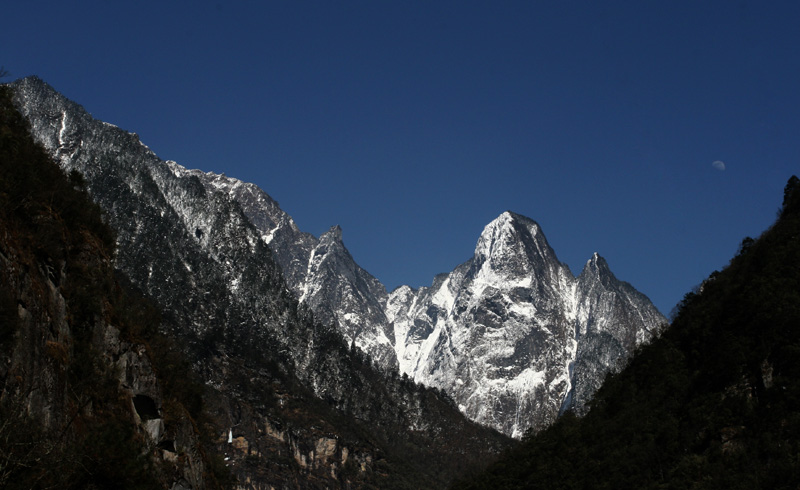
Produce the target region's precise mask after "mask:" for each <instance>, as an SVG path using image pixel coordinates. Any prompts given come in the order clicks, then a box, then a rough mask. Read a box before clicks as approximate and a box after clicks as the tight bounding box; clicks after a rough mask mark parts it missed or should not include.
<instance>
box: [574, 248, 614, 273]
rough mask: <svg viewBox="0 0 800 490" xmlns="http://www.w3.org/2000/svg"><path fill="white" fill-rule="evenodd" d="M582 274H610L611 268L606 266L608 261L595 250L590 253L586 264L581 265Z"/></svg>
mask: <svg viewBox="0 0 800 490" xmlns="http://www.w3.org/2000/svg"><path fill="white" fill-rule="evenodd" d="M584 274H592V275H600V274H603V275H605V274H612V273H611V269H610V268H609V267H608V262H606V259H604V258H603V257H602V256H601V255H600V254H598V253H597V252H595V253H593V254H592V258H591V259H589V260H588V261H587V262H586V265H585V266H584V267H583V272H582V273H581V275H584Z"/></svg>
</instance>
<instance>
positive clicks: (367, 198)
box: [0, 0, 800, 314]
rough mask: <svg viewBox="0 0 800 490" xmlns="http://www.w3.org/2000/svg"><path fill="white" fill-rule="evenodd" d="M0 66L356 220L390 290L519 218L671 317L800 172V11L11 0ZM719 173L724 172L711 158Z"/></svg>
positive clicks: (740, 5) (221, 167)
mask: <svg viewBox="0 0 800 490" xmlns="http://www.w3.org/2000/svg"><path fill="white" fill-rule="evenodd" d="M3 16H4V22H3V27H2V29H0V65H2V66H4V67H5V68H6V69H7V70H9V71H10V72H11V78H17V77H22V76H27V75H31V74H36V75H39V76H40V77H42V78H43V79H44V80H45V81H47V82H48V83H50V84H51V85H53V86H54V87H55V88H56V89H57V90H59V91H60V92H62V93H63V94H65V95H66V96H68V97H70V98H71V99H73V100H75V101H77V102H78V103H80V104H82V105H83V106H84V107H86V109H87V110H88V111H89V112H91V113H92V114H93V115H94V116H95V117H97V118H99V119H102V120H105V121H108V122H111V123H113V124H116V125H118V126H120V127H122V128H123V129H126V130H130V131H134V132H137V133H139V135H140V137H141V139H142V141H143V142H144V143H146V144H147V145H148V146H150V148H152V149H153V150H154V151H155V152H156V153H157V154H158V155H159V156H161V157H162V158H164V159H172V160H176V161H177V162H178V163H180V164H182V165H184V166H186V167H189V168H200V169H202V170H211V171H215V172H224V173H225V174H227V175H229V176H233V177H237V178H240V179H242V180H245V181H249V182H255V183H257V184H258V185H260V186H261V187H262V188H263V189H264V190H265V191H266V192H267V193H269V194H270V195H272V196H273V197H274V198H275V199H277V200H278V201H279V202H280V204H281V206H282V207H283V209H284V210H285V211H287V212H288V213H289V214H290V215H292V216H293V217H294V218H295V221H296V222H297V223H298V225H299V226H300V227H301V228H302V229H303V230H305V231H309V232H311V233H313V234H315V235H319V234H320V233H322V232H324V231H325V230H326V229H328V227H330V226H332V225H335V224H339V225H341V226H342V228H343V229H344V240H345V244H346V245H347V246H348V248H349V249H350V251H351V253H352V254H353V256H354V257H355V259H356V261H358V262H359V263H360V264H361V265H362V266H363V267H364V268H365V269H367V270H368V271H370V272H371V273H372V274H374V275H375V276H376V277H378V278H379V279H380V280H381V281H383V282H384V283H385V284H386V286H387V287H388V288H389V289H392V288H394V287H395V286H398V285H400V284H410V285H412V286H415V287H416V286H424V285H428V284H430V282H431V279H432V278H433V275H434V274H436V273H439V272H446V271H449V270H451V269H452V268H453V267H455V266H456V265H457V264H459V263H460V262H463V261H464V260H466V259H467V258H469V257H470V256H471V254H472V250H473V248H474V246H475V242H476V240H477V238H478V235H479V234H480V232H481V230H482V228H483V226H484V225H485V224H486V223H488V222H489V221H491V220H492V219H494V218H495V217H496V216H497V215H499V214H500V213H501V212H503V211H505V210H512V211H515V212H518V213H520V214H524V215H526V216H529V217H531V218H533V219H534V220H536V221H538V222H539V223H540V224H541V225H542V227H543V229H544V232H545V234H546V235H547V237H548V239H549V241H550V243H551V245H552V246H553V248H554V249H555V251H556V253H557V254H558V256H559V258H560V259H561V260H562V261H564V262H566V263H567V264H569V266H570V267H571V268H572V270H573V273H575V274H578V273H580V270H581V268H582V267H583V264H584V263H585V261H586V260H588V259H589V258H590V257H591V254H592V252H595V251H596V252H598V253H600V254H601V255H603V256H604V257H605V258H606V259H607V260H608V262H609V264H610V266H611V268H612V270H613V271H614V272H615V273H616V275H617V276H618V277H619V278H620V279H623V280H626V281H628V282H630V283H632V284H633V285H634V286H635V287H636V288H637V289H639V290H640V291H642V292H643V293H645V294H647V295H648V296H649V297H650V298H651V299H652V300H653V301H654V303H655V304H656V306H657V307H659V308H660V309H661V310H662V312H663V313H665V314H667V313H669V310H670V309H671V308H672V306H673V305H674V304H675V303H676V302H678V301H679V300H680V299H681V297H682V296H683V295H684V294H685V293H686V292H687V291H689V290H690V289H691V288H692V287H693V286H694V285H696V284H698V283H699V282H700V281H701V280H702V279H703V278H705V277H706V276H707V275H708V274H709V273H710V272H712V271H713V270H715V269H719V268H722V267H723V266H725V264H727V262H728V260H729V259H730V258H731V257H732V256H733V255H734V254H735V253H736V250H737V247H738V244H739V243H740V241H741V239H742V238H743V237H744V236H746V235H752V236H756V235H758V234H759V233H760V232H761V231H763V230H764V229H765V228H766V227H767V226H768V225H769V224H771V223H772V222H773V220H774V219H775V215H776V211H777V210H778V208H779V206H780V202H781V198H782V191H783V186H784V184H785V182H786V180H787V179H788V178H789V176H790V175H792V174H793V173H800V167H798V162H800V90H799V88H800V28H798V26H800V2H795V1H776V2H734V1H708V2H697V1H687V2H662V1H638V2H594V1H591V2H589V1H587V2H571V1H564V2H544V1H542V2H538V1H537V2H534V1H529V2H528V1H526V2H469V1H453V2H443V1H436V2H422V1H420V2H415V1H402V2H401V1H364V2H329V1H324V2H322V1H321V2H303V1H291V2H290V1H281V2H277V1H276V2H266V1H265V2H261V1H249V2H242V1H230V2H224V3H223V2H219V3H214V2H133V3H131V2H124V3H123V2H107V1H105V2H79V1H78V2H64V1H60V2H55V1H48V2H37V1H35V0H34V1H30V0H29V1H26V2H13V3H11V4H9V5H5V6H4V7H3ZM713 162H724V170H723V169H722V168H723V167H722V165H721V164H717V165H716V166H714V165H713Z"/></svg>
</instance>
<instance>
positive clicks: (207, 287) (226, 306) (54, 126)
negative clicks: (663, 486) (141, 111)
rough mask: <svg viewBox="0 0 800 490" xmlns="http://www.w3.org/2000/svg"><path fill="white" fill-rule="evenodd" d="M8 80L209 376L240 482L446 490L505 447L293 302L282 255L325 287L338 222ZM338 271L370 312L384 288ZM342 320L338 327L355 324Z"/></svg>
mask: <svg viewBox="0 0 800 490" xmlns="http://www.w3.org/2000/svg"><path fill="white" fill-rule="evenodd" d="M12 86H13V88H14V90H15V96H14V100H15V103H16V105H17V107H19V109H20V112H22V113H23V115H24V116H25V117H26V119H27V120H28V121H29V122H30V125H31V128H32V133H33V135H34V137H35V138H36V140H37V141H39V142H40V143H41V144H42V145H43V146H44V148H45V149H46V150H47V151H48V152H49V153H50V154H51V155H53V157H54V158H55V159H56V161H57V162H58V163H59V164H60V165H61V167H62V168H63V169H65V170H66V171H72V170H77V171H79V172H80V173H81V174H82V175H83V176H84V178H85V181H86V183H87V187H88V190H89V192H90V194H91V195H92V198H93V199H94V200H95V201H96V202H97V203H98V204H99V205H100V207H101V208H102V209H103V211H104V213H105V215H106V217H107V219H108V221H109V223H110V225H111V226H112V227H113V228H114V229H115V230H116V233H117V254H116V261H115V264H116V266H117V267H118V268H119V269H120V270H122V271H123V272H124V273H125V274H127V276H128V277H129V278H130V281H131V282H132V283H133V285H134V286H136V287H137V288H139V289H141V290H142V291H143V292H144V293H145V294H147V295H148V296H149V297H151V298H153V299H154V300H155V301H156V303H157V304H158V306H159V307H160V308H161V310H162V312H163V316H162V321H161V323H160V325H159V330H160V331H161V332H163V333H165V334H167V335H168V336H169V338H171V339H173V340H174V341H176V342H178V344H179V345H181V348H182V350H183V353H184V355H185V356H186V357H187V358H188V359H189V361H190V364H191V366H190V367H191V370H192V372H193V373H195V374H196V375H198V376H200V377H201V378H202V379H203V381H204V382H205V384H206V388H207V389H206V392H205V394H204V395H203V400H204V403H205V406H206V407H207V412H208V414H209V415H208V416H209V420H208V425H209V427H210V430H212V431H213V432H214V434H215V439H214V440H213V441H212V445H213V447H214V448H215V451H216V452H218V453H221V454H225V455H226V456H225V457H226V458H228V459H227V460H225V463H221V464H224V466H226V467H227V471H229V472H230V473H231V474H232V475H233V476H234V477H235V480H236V481H237V482H238V484H239V485H241V486H242V487H244V488H270V486H274V487H276V488H285V487H286V486H287V485H289V483H287V482H294V483H292V484H291V485H292V486H298V487H303V488H306V487H317V486H330V487H338V486H344V487H346V486H348V485H355V486H358V485H361V484H365V485H366V484H372V485H378V486H380V487H382V488H391V487H392V486H395V485H407V486H408V485H410V486H412V487H413V486H417V487H419V486H423V487H425V486H427V487H431V486H442V485H444V484H445V483H446V482H447V481H448V480H449V479H451V478H453V476H455V475H456V474H458V472H460V471H464V470H465V469H467V468H469V467H470V466H475V465H481V464H484V463H485V462H486V461H488V460H489V459H491V457H492V455H493V454H496V453H497V452H498V451H499V450H500V449H501V448H503V447H505V446H506V445H507V444H508V441H506V440H505V439H504V438H503V437H501V436H500V435H499V434H496V433H494V432H492V431H488V430H486V429H483V428H480V427H479V426H477V425H475V424H472V423H469V422H468V421H466V420H465V419H463V417H461V415H460V414H459V413H458V411H457V409H456V408H455V407H453V406H451V405H450V402H448V401H447V400H444V399H442V398H441V397H439V396H437V395H436V393H434V392H432V391H430V390H426V389H423V388H422V387H420V386H418V385H415V384H414V383H413V382H410V381H408V380H407V379H402V378H400V377H398V376H397V375H396V374H395V375H394V376H388V377H386V376H384V375H383V374H381V373H379V372H378V371H377V370H376V369H374V368H373V366H372V364H371V362H370V361H369V360H368V359H366V358H365V357H364V356H363V354H362V353H361V352H360V351H358V350H352V349H351V348H350V343H351V342H352V338H347V339H346V340H345V339H343V335H342V333H341V331H340V330H339V329H337V328H336V327H335V326H333V325H331V324H329V323H325V322H324V319H325V318H326V316H325V313H324V310H323V309H320V311H321V313H320V317H321V318H322V319H323V321H320V320H318V319H315V318H314V317H313V316H312V315H311V313H310V311H309V309H308V308H307V307H305V306H302V305H298V302H297V296H296V295H295V294H293V293H292V291H291V290H290V289H289V288H287V284H286V283H285V282H284V276H283V275H282V273H281V267H280V266H279V265H278V264H277V263H276V260H280V261H281V262H282V265H283V268H284V269H285V270H286V271H287V272H286V276H287V277H288V278H290V279H291V278H304V277H315V278H321V279H320V280H321V281H324V280H325V278H329V277H331V275H330V274H329V271H330V270H331V268H332V266H331V264H338V265H336V267H341V263H342V262H346V261H347V260H350V261H352V258H351V257H349V254H348V253H347V252H346V250H344V248H343V246H341V239H340V235H339V233H338V232H337V230H335V229H334V230H332V232H331V233H329V234H327V235H326V236H323V237H321V238H320V239H319V240H316V239H314V238H313V237H311V236H310V235H307V234H303V233H301V232H299V230H297V228H296V226H294V224H293V222H292V221H291V219H290V218H288V216H286V215H285V214H282V213H281V212H278V211H279V209H278V208H277V204H276V203H274V201H272V200H271V199H269V197H268V196H266V195H265V194H264V193H263V192H260V191H258V190H257V188H254V186H249V185H242V184H241V183H238V181H232V180H230V179H227V178H226V177H224V176H216V175H213V174H203V173H199V172H196V171H190V170H187V169H185V168H183V167H181V166H180V165H178V164H176V163H174V162H164V161H162V160H160V159H158V157H157V156H156V155H155V154H153V152H151V151H150V150H149V149H148V148H147V147H146V146H145V145H143V144H142V143H141V142H140V141H139V140H138V138H137V137H136V135H134V134H131V133H127V132H124V131H122V130H120V129H119V128H116V127H115V126H113V125H110V124H106V123H103V122H100V121H97V120H95V119H93V118H92V117H91V116H90V115H89V114H88V113H86V111H84V110H83V109H82V108H81V107H80V106H78V105H76V104H74V103H72V102H70V101H68V100H66V99H65V98H64V97H63V96H61V95H60V94H58V93H57V92H55V91H54V90H53V89H52V88H51V87H49V86H47V85H46V84H45V83H44V82H42V81H41V80H38V79H36V78H28V79H24V80H21V81H19V82H15V83H14V84H13V85H12ZM255 207H258V209H259V210H261V211H263V212H260V213H253V212H252V209H254V208H255ZM268 243H269V245H271V246H273V247H274V251H273V250H271V249H270V246H268ZM289 248H291V249H292V250H294V251H295V254H294V255H291V256H289V255H287V253H286V252H285V250H287V249H289ZM306 255H308V257H309V258H308V259H305V258H304V257H305V256H306ZM284 264H285V265H284ZM309 264H314V267H309ZM344 277H346V278H347V280H349V281H351V282H352V284H353V287H352V288H351V290H350V291H349V292H348V290H346V289H344V288H340V287H338V286H337V287H336V288H335V289H336V290H337V291H338V293H337V294H340V296H339V298H340V300H341V301H342V302H345V301H347V300H348V298H352V300H353V301H355V302H361V303H359V304H363V305H365V306H364V307H365V308H366V309H365V310H364V311H366V313H363V316H365V317H366V316H367V315H369V307H370V305H371V304H372V303H371V302H372V298H371V297H367V296H365V295H363V294H361V292H362V291H364V290H368V289H369V287H372V286H375V287H377V288H378V289H379V290H380V289H381V287H380V286H379V284H375V283H373V282H370V281H369V278H368V277H366V276H363V275H362V274H361V270H360V268H357V266H356V267H351V269H350V275H349V276H348V275H347V274H345V275H344ZM337 280H338V276H337ZM293 289H294V291H295V292H299V291H300V290H299V289H297V288H296V287H294V288H293ZM305 292H306V297H305V300H306V302H307V303H309V304H313V298H314V297H315V293H314V291H312V290H310V289H308V290H306V291H305ZM384 294H385V293H384ZM373 311H374V312H375V314H376V315H381V314H382V311H381V310H375V309H374V308H373ZM345 320H346V319H345ZM341 324H343V325H345V328H344V330H343V331H344V334H345V335H348V331H349V332H356V331H357V329H360V328H362V324H361V323H358V322H356V321H355V320H354V322H353V325H352V327H351V328H350V330H348V329H347V323H346V321H345V322H342V323H341ZM384 336H385V337H386V340H381V341H380V342H383V343H387V342H391V341H390V339H389V335H386V334H384ZM375 337H380V335H376V336H375ZM356 342H358V340H356ZM376 357H377V356H376ZM384 359H385V360H386V362H388V363H390V362H392V356H391V355H387V356H386V357H385V358H384ZM454 448H458V449H457V450H456V449H454Z"/></svg>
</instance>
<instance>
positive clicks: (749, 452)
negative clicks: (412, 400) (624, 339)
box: [455, 177, 800, 489]
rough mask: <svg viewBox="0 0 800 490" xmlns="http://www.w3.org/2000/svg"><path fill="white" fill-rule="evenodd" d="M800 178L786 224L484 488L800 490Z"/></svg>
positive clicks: (783, 213)
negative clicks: (580, 411) (582, 409)
mask: <svg viewBox="0 0 800 490" xmlns="http://www.w3.org/2000/svg"><path fill="white" fill-rule="evenodd" d="M799 238H800V180H798V179H797V178H796V177H792V178H791V179H790V180H789V182H788V184H787V185H786V190H785V194H784V201H783V206H782V208H781V210H780V214H779V217H778V220H777V222H776V223H775V224H774V225H773V226H772V227H771V228H769V229H768V230H767V231H765V232H764V233H763V234H762V236H761V237H760V238H758V239H757V240H753V239H751V238H745V239H744V240H743V241H742V244H741V248H740V251H739V253H738V254H737V255H736V257H734V258H733V259H732V260H731V262H730V264H729V265H728V266H727V267H726V268H725V269H724V270H722V271H721V272H715V273H713V274H711V276H710V277H709V278H708V279H707V280H706V281H704V282H703V283H702V284H701V285H700V286H698V287H697V288H696V290H695V291H693V292H691V293H689V294H687V295H686V296H685V298H684V299H683V301H682V302H681V304H680V306H679V311H678V313H677V315H676V317H675V319H674V321H673V323H672V325H671V327H670V328H669V329H668V330H667V331H666V332H665V333H664V334H663V335H662V336H661V337H660V338H659V339H657V340H655V341H654V342H652V343H651V344H649V345H646V346H644V347H642V348H641V349H639V351H638V352H637V353H636V355H635V356H634V358H633V359H632V360H631V362H630V364H629V365H628V366H627V368H626V369H625V370H624V371H622V372H621V373H619V374H617V375H614V376H610V377H608V378H607V379H606V381H605V383H604V384H603V387H602V388H601V389H600V391H598V393H597V395H596V397H595V398H594V400H593V402H592V404H591V411H590V412H589V413H588V415H586V417H584V418H577V417H575V416H573V415H571V414H569V413H568V414H566V415H565V416H563V417H562V418H561V419H560V420H559V421H558V422H557V423H556V424H555V425H554V426H552V427H551V428H550V429H548V430H546V431H543V432H542V433H540V434H538V435H536V436H535V437H530V438H528V439H527V440H526V441H525V442H524V444H523V445H522V446H521V447H519V448H517V449H515V450H513V451H511V452H510V453H508V454H507V455H506V457H505V458H503V459H501V460H500V461H499V462H497V463H496V464H494V465H493V466H491V467H490V469H489V470H488V471H487V472H486V473H484V474H483V475H482V476H481V477H480V478H477V479H475V480H472V481H464V482H461V483H460V484H458V485H456V486H455V488H458V489H478V488H493V489H500V488H534V489H536V488H542V489H545V488H546V489H575V488H587V489H588V488H592V489H594V488H608V489H618V488H637V489H640V488H698V489H699V488H726V489H732V488H741V489H756V488H787V489H788V488H792V489H794V488H798V485H800V240H799Z"/></svg>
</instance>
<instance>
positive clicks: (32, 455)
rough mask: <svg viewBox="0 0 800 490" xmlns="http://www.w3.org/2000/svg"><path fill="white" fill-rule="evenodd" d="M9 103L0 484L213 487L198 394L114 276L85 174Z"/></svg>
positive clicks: (1, 141) (137, 301)
mask: <svg viewBox="0 0 800 490" xmlns="http://www.w3.org/2000/svg"><path fill="white" fill-rule="evenodd" d="M10 95H11V91H10V90H9V89H8V88H6V87H0V487H1V488H10V489H11V488H25V489H28V488H65V489H69V488H76V489H77V488H142V489H145V488H148V489H149V488H168V487H170V486H172V485H173V484H174V483H177V484H180V485H183V486H184V487H192V488H217V487H219V485H220V484H221V483H223V482H224V481H225V473H226V472H225V470H224V466H222V465H216V468H217V469H219V470H220V471H219V472H218V473H217V474H215V473H214V471H213V468H214V467H215V465H214V463H213V461H214V459H213V457H212V458H209V457H208V456H207V455H206V451H205V450H204V448H203V443H202V442H201V438H202V437H203V436H204V435H205V436H209V435H210V434H209V433H208V432H207V431H204V428H206V427H207V426H206V425H205V424H204V422H203V416H202V410H201V403H200V400H199V393H200V390H201V387H200V386H199V385H196V384H193V383H192V382H191V380H190V379H189V376H188V372H187V371H186V370H185V369H184V368H183V367H184V366H185V364H182V363H181V359H180V356H179V355H178V354H177V353H176V352H175V351H174V349H171V348H170V345H169V343H168V342H165V339H163V338H162V337H161V336H159V335H158V334H157V333H156V332H155V327H157V325H158V314H157V312H156V311H155V310H154V309H153V307H152V306H150V305H149V304H148V303H147V302H146V301H145V300H144V299H143V298H141V296H138V295H137V294H136V293H135V292H133V291H132V290H130V289H127V288H126V287H125V286H124V285H123V283H122V282H120V281H121V279H118V278H117V277H115V274H114V269H113V267H112V264H111V256H112V255H113V252H114V234H113V232H112V231H111V229H110V228H108V227H107V226H106V225H105V224H103V222H102V221H101V219H100V208H99V207H97V206H96V205H94V204H92V202H91V200H90V198H89V196H88V194H87V193H86V191H85V190H83V189H82V187H83V181H82V178H81V177H80V175H79V174H77V173H73V174H72V175H70V178H69V179H68V178H67V177H66V176H65V175H64V174H63V173H62V171H61V169H59V168H58V166H57V165H56V164H55V163H54V162H53V161H52V160H51V159H50V157H49V156H48V155H47V154H46V153H45V152H44V150H43V149H42V148H41V147H39V146H38V145H36V144H34V142H33V139H32V138H31V136H30V134H29V133H28V131H27V128H26V124H25V123H24V121H23V119H22V117H21V116H20V114H19V113H17V111H16V110H15V109H14V108H13V106H12V105H11V99H10ZM123 282H124V281H123ZM220 461H221V460H220Z"/></svg>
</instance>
